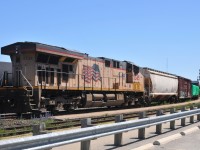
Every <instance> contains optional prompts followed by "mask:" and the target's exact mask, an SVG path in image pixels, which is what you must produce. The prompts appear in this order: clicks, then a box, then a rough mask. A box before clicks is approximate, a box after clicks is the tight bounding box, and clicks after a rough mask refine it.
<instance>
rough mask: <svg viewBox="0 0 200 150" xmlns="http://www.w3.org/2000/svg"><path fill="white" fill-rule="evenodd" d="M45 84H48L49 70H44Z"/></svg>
mask: <svg viewBox="0 0 200 150" xmlns="http://www.w3.org/2000/svg"><path fill="white" fill-rule="evenodd" d="M45 74H46V83H47V84H48V83H49V68H46V72H45Z"/></svg>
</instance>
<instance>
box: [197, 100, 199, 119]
mask: <svg viewBox="0 0 200 150" xmlns="http://www.w3.org/2000/svg"><path fill="white" fill-rule="evenodd" d="M198 108H199V109H200V104H199V105H198ZM197 120H198V121H200V114H199V115H197Z"/></svg>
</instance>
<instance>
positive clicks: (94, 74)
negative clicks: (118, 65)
mask: <svg viewBox="0 0 200 150" xmlns="http://www.w3.org/2000/svg"><path fill="white" fill-rule="evenodd" d="M82 75H83V76H82V79H84V76H85V82H87V83H90V82H91V80H92V79H93V80H94V81H95V82H97V81H98V80H101V74H100V69H99V65H97V64H93V66H92V67H90V66H86V65H83V70H82Z"/></svg>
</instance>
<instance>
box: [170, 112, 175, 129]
mask: <svg viewBox="0 0 200 150" xmlns="http://www.w3.org/2000/svg"><path fill="white" fill-rule="evenodd" d="M173 113H176V109H175V108H171V109H170V114H173ZM170 129H172V130H174V129H175V120H174V121H170Z"/></svg>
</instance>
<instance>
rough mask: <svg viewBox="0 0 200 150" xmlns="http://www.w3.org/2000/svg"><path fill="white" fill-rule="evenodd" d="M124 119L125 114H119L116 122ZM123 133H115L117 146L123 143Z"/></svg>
mask: <svg viewBox="0 0 200 150" xmlns="http://www.w3.org/2000/svg"><path fill="white" fill-rule="evenodd" d="M122 121H124V119H123V115H117V116H115V122H116V123H117V122H122ZM122 134H123V133H118V134H115V138H114V145H115V146H121V145H122V143H123V140H122Z"/></svg>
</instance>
